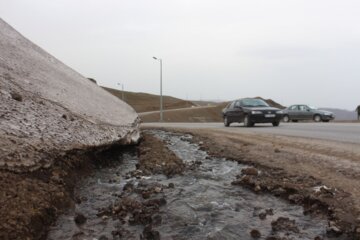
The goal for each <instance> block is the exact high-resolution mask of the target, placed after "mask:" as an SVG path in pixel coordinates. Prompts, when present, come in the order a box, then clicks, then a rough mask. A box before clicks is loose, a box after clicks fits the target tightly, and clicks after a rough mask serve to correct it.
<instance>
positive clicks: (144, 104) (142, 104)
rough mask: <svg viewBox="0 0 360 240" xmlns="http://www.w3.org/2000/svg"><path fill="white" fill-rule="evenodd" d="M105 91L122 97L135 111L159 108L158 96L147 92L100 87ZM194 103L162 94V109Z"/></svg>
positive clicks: (188, 105) (186, 106)
mask: <svg viewBox="0 0 360 240" xmlns="http://www.w3.org/2000/svg"><path fill="white" fill-rule="evenodd" d="M102 88H103V89H105V90H106V91H108V92H110V93H111V94H113V95H114V96H116V97H118V98H120V99H122V100H123V101H125V102H126V103H127V104H129V105H130V106H132V107H133V108H134V109H135V110H136V111H137V112H139V113H141V112H151V111H157V110H159V106H160V96H158V95H153V94H149V93H137V92H128V91H124V92H123V91H120V90H116V89H112V88H107V87H102ZM196 105H197V104H196V103H193V102H191V101H186V100H182V99H179V98H174V97H170V96H163V108H164V109H177V108H189V107H192V106H196Z"/></svg>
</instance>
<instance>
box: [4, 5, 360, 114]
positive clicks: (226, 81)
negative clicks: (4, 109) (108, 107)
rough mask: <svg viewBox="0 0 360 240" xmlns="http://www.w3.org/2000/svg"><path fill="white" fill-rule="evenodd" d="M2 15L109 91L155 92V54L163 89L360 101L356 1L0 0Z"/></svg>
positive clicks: (226, 96) (193, 94) (196, 94)
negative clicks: (120, 87)
mask: <svg viewBox="0 0 360 240" xmlns="http://www.w3.org/2000/svg"><path fill="white" fill-rule="evenodd" d="M0 17H1V18H3V19H4V20H5V21H7V22H8V23H9V24H10V25H12V26H13V27H14V28H15V29H17V30H18V31H19V32H20V33H22V34H23V35H25V36H26V37H28V38H29V39H30V40H32V41H33V42H35V43H36V44H38V45H39V46H41V47H42V48H44V49H45V50H46V51H48V52H49V53H51V54H52V55H54V56H55V57H56V58H58V59H60V60H61V61H63V62H64V63H66V64H67V65H69V66H70V67H72V68H74V69H75V70H76V71H78V72H80V73H81V74H83V75H84V76H86V77H93V78H95V79H96V80H97V81H98V83H99V84H100V85H103V86H107V87H112V88H116V87H118V86H117V85H116V83H117V82H120V83H123V84H124V85H125V90H129V91H135V92H148V93H154V94H158V93H159V63H158V62H156V61H155V60H153V59H152V56H157V57H160V58H162V59H163V64H164V79H163V80H164V83H163V87H164V94H166V95H171V96H175V97H179V98H183V99H186V98H189V99H194V100H198V99H200V98H202V99H222V100H232V99H235V98H240V97H248V96H262V97H265V98H272V99H274V100H275V101H278V102H280V103H282V104H285V105H289V104H293V103H309V104H311V105H316V106H319V107H323V106H326V107H339V108H347V109H350V110H353V109H355V106H356V105H358V104H360V66H359V63H360V61H359V60H360V1H358V0H354V1H351V0H343V1H340V0H336V1H333V0H271V1H269V0H246V1H244V0H217V1H215V0H179V1H177V0H127V1H124V0H101V1H100V0H76V1H75V0H51V1H49V0H0ZM0 54H1V53H0Z"/></svg>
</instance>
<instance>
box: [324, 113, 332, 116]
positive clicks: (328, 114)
mask: <svg viewBox="0 0 360 240" xmlns="http://www.w3.org/2000/svg"><path fill="white" fill-rule="evenodd" d="M324 115H326V116H331V115H332V114H331V113H324Z"/></svg>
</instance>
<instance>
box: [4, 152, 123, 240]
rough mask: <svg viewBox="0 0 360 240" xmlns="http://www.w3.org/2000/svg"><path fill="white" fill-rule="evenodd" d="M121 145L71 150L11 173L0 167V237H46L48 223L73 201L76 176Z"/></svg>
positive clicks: (108, 156)
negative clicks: (48, 161) (47, 164)
mask: <svg viewBox="0 0 360 240" xmlns="http://www.w3.org/2000/svg"><path fill="white" fill-rule="evenodd" d="M124 148H126V147H124V146H122V145H112V146H103V147H100V148H88V149H78V150H72V151H69V152H68V153H64V155H63V156H62V157H61V158H59V159H57V160H56V161H55V164H53V165H52V166H51V167H50V168H42V169H38V170H35V171H33V172H26V173H14V172H10V171H7V170H0V189H1V195H0V203H1V204H0V218H1V219H2V221H1V223H0V239H4V240H7V239H9V240H10V239H45V238H46V234H47V230H48V227H49V226H50V225H51V224H52V223H54V221H55V220H56V218H57V217H58V216H59V215H60V214H61V213H63V211H65V210H66V209H68V208H70V207H72V206H73V205H74V201H75V198H74V196H73V189H74V186H75V184H76V182H77V180H78V179H79V178H80V177H81V176H83V175H87V174H88V173H91V171H92V169H93V167H94V164H96V163H97V162H104V161H109V160H111V159H114V158H116V157H117V156H116V152H117V151H119V150H122V149H124Z"/></svg>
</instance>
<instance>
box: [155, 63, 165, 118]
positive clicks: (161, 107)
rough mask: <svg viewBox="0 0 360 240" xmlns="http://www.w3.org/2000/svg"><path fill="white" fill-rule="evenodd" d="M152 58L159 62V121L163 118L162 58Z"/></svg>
mask: <svg viewBox="0 0 360 240" xmlns="http://www.w3.org/2000/svg"><path fill="white" fill-rule="evenodd" d="M153 59H155V60H157V61H159V62H160V122H162V121H163V120H164V119H163V95H162V59H161V58H157V57H153Z"/></svg>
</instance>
